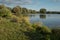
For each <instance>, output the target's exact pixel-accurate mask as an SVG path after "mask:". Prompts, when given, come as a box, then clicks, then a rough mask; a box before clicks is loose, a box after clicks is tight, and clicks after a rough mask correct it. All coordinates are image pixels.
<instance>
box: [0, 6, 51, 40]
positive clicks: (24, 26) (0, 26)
mask: <svg viewBox="0 0 60 40" xmlns="http://www.w3.org/2000/svg"><path fill="white" fill-rule="evenodd" d="M23 10H24V11H23V12H24V13H25V14H26V13H28V10H27V9H26V8H23ZM33 12H34V11H33ZM33 12H32V13H33ZM20 13H22V8H21V7H19V6H17V7H15V8H13V10H12V13H11V10H10V9H8V8H7V7H4V6H3V7H1V6H0V40H50V33H51V30H50V29H49V28H47V27H46V26H42V24H40V23H37V24H31V23H30V22H29V18H28V17H26V16H23V15H22V14H21V15H20ZM6 17H9V18H8V19H7V18H6Z"/></svg>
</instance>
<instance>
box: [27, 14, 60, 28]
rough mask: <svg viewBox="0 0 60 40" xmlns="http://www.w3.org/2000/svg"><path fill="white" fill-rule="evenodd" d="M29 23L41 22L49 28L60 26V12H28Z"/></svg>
mask: <svg viewBox="0 0 60 40" xmlns="http://www.w3.org/2000/svg"><path fill="white" fill-rule="evenodd" d="M28 16H29V18H30V22H31V23H37V22H42V23H43V25H46V26H48V27H49V28H60V14H29V15H28Z"/></svg>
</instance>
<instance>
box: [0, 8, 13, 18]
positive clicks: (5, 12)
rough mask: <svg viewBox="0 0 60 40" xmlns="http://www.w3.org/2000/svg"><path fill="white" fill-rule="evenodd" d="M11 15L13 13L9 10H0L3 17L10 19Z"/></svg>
mask: <svg viewBox="0 0 60 40" xmlns="http://www.w3.org/2000/svg"><path fill="white" fill-rule="evenodd" d="M11 15H12V13H11V11H9V10H8V9H7V8H2V9H0V16H1V17H10V16H11Z"/></svg>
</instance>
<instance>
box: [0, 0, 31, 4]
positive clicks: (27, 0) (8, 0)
mask: <svg viewBox="0 0 60 40" xmlns="http://www.w3.org/2000/svg"><path fill="white" fill-rule="evenodd" d="M31 3H32V0H0V4H6V5H25V4H31Z"/></svg>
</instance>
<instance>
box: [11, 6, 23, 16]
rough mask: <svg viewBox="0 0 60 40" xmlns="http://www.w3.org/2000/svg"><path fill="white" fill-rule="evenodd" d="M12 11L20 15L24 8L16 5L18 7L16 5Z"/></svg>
mask: <svg viewBox="0 0 60 40" xmlns="http://www.w3.org/2000/svg"><path fill="white" fill-rule="evenodd" d="M12 12H13V13H14V14H15V15H17V16H19V15H20V14H21V13H22V8H21V7H20V6H16V7H14V8H13V9H12Z"/></svg>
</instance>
